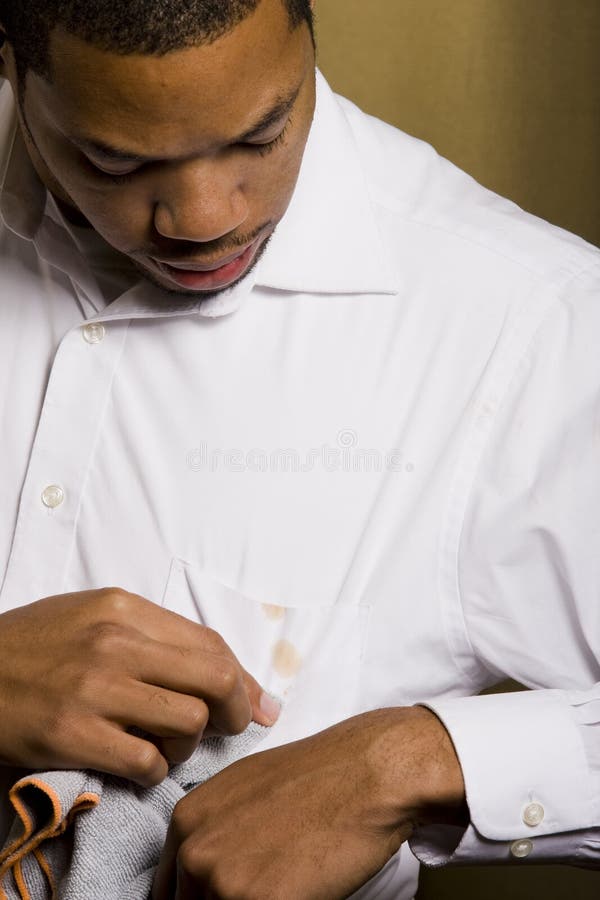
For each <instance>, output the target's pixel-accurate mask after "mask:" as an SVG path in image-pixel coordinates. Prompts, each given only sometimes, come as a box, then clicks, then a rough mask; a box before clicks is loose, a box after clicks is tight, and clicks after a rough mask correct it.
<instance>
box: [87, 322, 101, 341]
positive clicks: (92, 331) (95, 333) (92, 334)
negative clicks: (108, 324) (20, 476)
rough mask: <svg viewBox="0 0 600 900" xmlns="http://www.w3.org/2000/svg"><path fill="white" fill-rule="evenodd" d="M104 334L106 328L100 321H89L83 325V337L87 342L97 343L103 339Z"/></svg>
mask: <svg viewBox="0 0 600 900" xmlns="http://www.w3.org/2000/svg"><path fill="white" fill-rule="evenodd" d="M105 334H106V328H105V327H104V325H103V324H102V323H101V322H90V323H89V324H88V325H84V327H83V339H84V340H85V341H87V342H88V344H99V343H100V341H102V340H104V335H105Z"/></svg>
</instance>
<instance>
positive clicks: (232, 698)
mask: <svg viewBox="0 0 600 900" xmlns="http://www.w3.org/2000/svg"><path fill="white" fill-rule="evenodd" d="M133 657H134V658H132V659H131V663H130V671H131V672H132V674H135V676H136V677H137V679H138V680H139V681H140V682H143V683H145V684H146V685H156V686H157V687H162V688H165V689H167V690H169V691H173V692H176V693H179V694H185V695H189V696H191V697H196V698H199V699H200V700H203V701H204V703H206V705H207V706H208V709H209V712H210V722H211V724H212V726H213V727H214V728H215V729H217V731H219V732H220V733H223V734H240V733H241V732H242V731H244V730H245V728H247V726H248V724H249V723H250V720H251V718H252V707H251V704H250V699H249V696H248V690H247V687H246V682H245V680H244V670H243V669H242V668H241V666H240V665H239V663H238V662H237V661H236V660H235V658H234V657H232V656H231V657H230V656H227V655H225V656H223V655H221V654H218V653H212V652H209V651H206V650H199V649H197V648H194V647H173V646H170V645H167V644H163V643H160V642H157V641H150V640H148V641H145V642H144V643H143V644H141V643H140V644H139V645H138V647H137V648H136V649H135V650H134V653H133Z"/></svg>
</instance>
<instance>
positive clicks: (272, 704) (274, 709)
mask: <svg viewBox="0 0 600 900" xmlns="http://www.w3.org/2000/svg"><path fill="white" fill-rule="evenodd" d="M260 711H261V712H262V713H264V715H265V717H266V718H267V719H268V720H269V725H273V723H274V722H276V721H277V719H278V718H279V713H280V712H281V706H280V705H279V703H278V702H277V700H274V699H273V697H271V696H270V695H269V694H267V693H265V692H264V691H263V693H262V695H261V698H260Z"/></svg>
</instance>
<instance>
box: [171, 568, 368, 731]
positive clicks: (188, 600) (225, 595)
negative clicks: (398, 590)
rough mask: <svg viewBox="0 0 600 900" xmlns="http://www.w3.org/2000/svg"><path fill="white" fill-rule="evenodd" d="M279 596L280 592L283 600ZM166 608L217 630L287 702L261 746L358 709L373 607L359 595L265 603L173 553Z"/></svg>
mask: <svg viewBox="0 0 600 900" xmlns="http://www.w3.org/2000/svg"><path fill="white" fill-rule="evenodd" d="M278 599H279V598H278ZM163 606H164V607H165V608H166V609H169V610H172V611H173V612H177V613H179V614H180V615H183V616H186V617H187V618H188V619H192V620H193V621H195V622H199V623H200V624H201V625H205V626H207V627H209V628H213V629H214V630H215V631H217V632H219V634H220V635H221V636H222V637H223V638H224V639H225V641H227V643H228V644H229V646H230V647H231V649H232V651H233V652H234V653H235V655H236V656H237V658H238V659H239V661H240V662H241V664H242V665H243V666H244V668H245V669H247V670H248V671H249V672H250V673H251V674H252V675H253V676H254V677H255V678H256V679H257V680H258V681H259V682H260V684H261V685H262V686H263V687H264V688H265V689H266V690H267V691H269V692H270V693H272V694H273V695H275V696H277V697H280V698H281V699H283V701H284V708H283V712H282V715H281V717H280V719H279V721H278V723H277V725H276V726H275V727H274V728H273V729H272V731H271V734H270V735H269V736H268V737H267V739H266V742H265V743H264V744H263V745H261V749H262V748H263V747H264V748H266V747H267V746H271V745H272V746H275V745H277V744H281V743H286V742H288V741H291V740H297V739H299V738H302V737H306V736H307V735H309V734H313V733H314V732H316V731H320V730H322V729H323V728H327V727H328V726H329V725H333V724H335V723H336V722H340V721H342V720H343V719H346V718H349V717H350V716H352V715H355V714H357V713H358V712H361V711H362V709H361V706H360V695H361V671H362V657H363V650H364V645H365V639H366V632H367V628H368V619H369V608H368V606H367V605H366V604H364V603H361V602H359V601H355V602H346V601H344V602H338V603H334V604H331V605H323V604H319V605H315V604H311V603H310V602H307V603H306V604H305V605H302V606H298V605H295V606H287V605H286V604H285V598H282V602H281V604H277V605H274V604H272V603H264V602H262V600H261V598H256V597H250V596H248V595H247V594H244V593H242V592H240V591H238V590H236V589H235V588H232V587H230V586H228V585H226V584H223V583H222V582H220V581H218V580H217V579H215V578H214V577H213V576H211V575H210V574H208V573H207V572H206V571H204V570H203V569H202V568H201V567H200V566H198V565H197V564H195V563H189V562H186V561H184V560H182V559H173V560H172V562H171V567H170V571H169V577H168V581H167V586H166V589H165V592H164V597H163Z"/></svg>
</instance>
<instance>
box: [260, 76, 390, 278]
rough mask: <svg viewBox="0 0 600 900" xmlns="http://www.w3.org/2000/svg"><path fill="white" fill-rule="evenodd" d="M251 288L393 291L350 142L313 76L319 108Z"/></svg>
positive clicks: (332, 99) (332, 101)
mask: <svg viewBox="0 0 600 900" xmlns="http://www.w3.org/2000/svg"><path fill="white" fill-rule="evenodd" d="M257 283H258V284H260V285H261V286H264V287H270V288H275V289H278V290H285V291H300V292H308V293H312V292H314V293H331V294H357V293H361V294H364V293H384V294H388V293H389V294H394V293H396V292H397V276H396V275H395V274H394V272H393V268H392V266H391V261H390V259H389V256H388V251H386V249H385V248H384V244H383V240H382V236H381V233H380V231H379V227H378V225H377V221H376V218H375V214H374V210H373V203H372V200H371V198H370V195H369V188H368V184H367V178H366V173H365V170H364V168H363V164H362V162H361V159H360V156H359V151H358V147H357V145H356V138H355V136H354V133H353V132H352V129H351V128H350V124H349V122H348V120H347V118H346V115H345V113H344V111H343V109H342V107H341V104H340V101H339V99H338V98H337V97H336V96H335V94H334V93H333V92H332V90H331V88H330V87H329V85H328V84H327V82H326V81H325V79H324V78H323V76H322V75H321V73H320V72H318V71H317V104H316V109H315V117H314V121H313V125H312V129H311V132H310V136H309V139H308V142H307V145H306V150H305V153H304V160H303V162H302V168H301V171H300V177H299V179H298V184H297V186H296V190H295V193H294V196H293V198H292V201H291V203H290V206H289V208H288V210H287V212H286V214H285V216H284V217H283V219H282V221H281V222H280V224H279V227H278V228H277V230H276V232H275V234H274V235H273V238H272V240H271V243H270V245H269V247H268V249H267V251H266V253H265V255H264V257H263V260H262V261H261V263H260V266H259V269H258V275H257Z"/></svg>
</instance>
